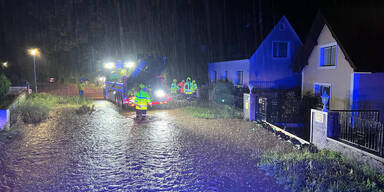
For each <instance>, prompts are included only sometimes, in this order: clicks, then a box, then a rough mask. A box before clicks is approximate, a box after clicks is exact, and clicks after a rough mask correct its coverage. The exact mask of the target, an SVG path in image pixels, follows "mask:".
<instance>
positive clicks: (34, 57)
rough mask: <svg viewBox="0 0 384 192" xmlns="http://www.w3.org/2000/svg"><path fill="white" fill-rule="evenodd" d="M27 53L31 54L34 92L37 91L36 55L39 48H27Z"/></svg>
mask: <svg viewBox="0 0 384 192" xmlns="http://www.w3.org/2000/svg"><path fill="white" fill-rule="evenodd" d="M28 53H29V55H32V56H33V71H34V73H35V92H36V93H37V81H36V56H39V54H40V52H39V49H37V48H33V49H29V50H28Z"/></svg>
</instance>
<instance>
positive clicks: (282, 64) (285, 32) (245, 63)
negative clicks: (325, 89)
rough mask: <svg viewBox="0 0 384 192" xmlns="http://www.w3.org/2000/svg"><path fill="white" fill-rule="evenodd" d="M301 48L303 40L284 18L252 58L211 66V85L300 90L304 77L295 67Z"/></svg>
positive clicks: (209, 72) (209, 74)
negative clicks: (296, 57)
mask: <svg viewBox="0 0 384 192" xmlns="http://www.w3.org/2000/svg"><path fill="white" fill-rule="evenodd" d="M300 46H302V42H301V41H300V38H299V37H298V36H297V34H296V32H295V30H294V29H293V27H292V26H291V24H290V23H289V21H288V19H287V18H286V17H285V16H283V17H282V18H281V19H280V20H279V22H278V23H277V24H276V25H274V26H273V28H272V29H271V32H270V33H269V34H268V35H267V36H266V37H265V38H264V40H263V41H262V43H260V45H258V47H257V49H256V50H255V52H254V53H253V54H252V55H250V56H249V58H244V59H241V60H232V61H220V62H212V63H209V64H208V78H209V81H210V82H215V81H217V80H228V81H231V82H233V83H234V84H235V85H244V86H249V87H252V88H254V89H279V88H280V89H290V88H293V87H299V86H300V82H301V81H300V80H301V79H300V73H297V72H294V71H293V69H292V67H291V64H292V62H293V60H294V56H295V54H296V51H297V49H298V48H299V47H300Z"/></svg>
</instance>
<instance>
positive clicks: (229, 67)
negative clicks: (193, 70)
mask: <svg viewBox="0 0 384 192" xmlns="http://www.w3.org/2000/svg"><path fill="white" fill-rule="evenodd" d="M214 71H216V72H217V80H220V79H225V77H224V76H225V75H224V74H225V71H228V77H227V78H228V80H229V81H231V82H233V83H234V84H237V81H236V80H237V73H236V72H237V71H243V84H244V85H245V86H248V85H249V60H248V59H242V60H234V61H222V62H214V63H209V64H208V79H209V82H214Z"/></svg>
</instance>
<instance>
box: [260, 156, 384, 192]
mask: <svg viewBox="0 0 384 192" xmlns="http://www.w3.org/2000/svg"><path fill="white" fill-rule="evenodd" d="M260 167H261V168H263V169H264V170H266V171H267V173H268V174H271V175H273V176H274V177H275V178H277V180H278V181H279V182H280V183H282V184H285V185H287V186H288V187H289V188H290V189H291V190H293V191H383V189H384V175H382V174H379V173H377V172H375V171H374V170H373V169H371V168H370V167H369V166H368V165H366V164H359V163H357V162H354V161H351V160H349V159H346V158H345V157H344V156H342V155H341V154H340V153H337V152H333V151H329V150H321V151H319V152H317V153H312V152H309V151H308V150H302V151H300V152H299V153H286V154H277V153H271V154H266V155H263V156H262V160H261V162H260Z"/></svg>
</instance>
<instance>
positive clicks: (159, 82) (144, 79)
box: [100, 56, 171, 109]
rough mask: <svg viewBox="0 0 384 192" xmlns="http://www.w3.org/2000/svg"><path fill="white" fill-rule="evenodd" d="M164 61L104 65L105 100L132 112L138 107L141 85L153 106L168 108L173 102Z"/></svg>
mask: <svg viewBox="0 0 384 192" xmlns="http://www.w3.org/2000/svg"><path fill="white" fill-rule="evenodd" d="M165 67H166V58H165V57H156V56H146V57H140V58H138V59H137V60H136V61H125V60H115V61H104V62H101V63H100V68H101V69H102V71H101V74H102V75H103V76H101V77H100V79H101V80H104V81H105V82H104V89H103V92H104V98H105V99H106V100H109V101H112V102H113V103H115V104H116V105H117V106H119V107H122V108H125V109H129V108H132V109H134V107H135V103H134V102H135V95H136V92H137V91H138V85H139V84H141V83H142V84H145V85H146V86H147V87H148V88H147V91H148V93H149V95H150V97H151V100H152V105H153V106H156V105H166V104H168V102H169V101H170V100H171V97H170V96H169V94H168V93H169V90H168V89H169V88H168V87H167V86H166V85H165V83H164V75H163V71H164V70H165Z"/></svg>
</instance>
